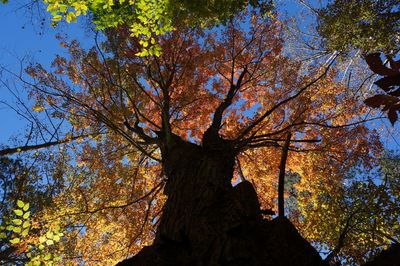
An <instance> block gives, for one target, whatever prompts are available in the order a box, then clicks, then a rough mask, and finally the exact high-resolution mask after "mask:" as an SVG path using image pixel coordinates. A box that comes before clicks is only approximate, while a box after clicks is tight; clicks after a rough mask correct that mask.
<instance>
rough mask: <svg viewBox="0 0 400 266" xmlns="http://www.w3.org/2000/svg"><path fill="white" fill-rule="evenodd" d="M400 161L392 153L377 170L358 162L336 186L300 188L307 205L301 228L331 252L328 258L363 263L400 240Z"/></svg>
mask: <svg viewBox="0 0 400 266" xmlns="http://www.w3.org/2000/svg"><path fill="white" fill-rule="evenodd" d="M397 161H398V156H396V155H393V154H390V153H387V154H385V155H383V157H382V158H381V159H380V160H379V162H378V167H377V168H375V167H374V168H375V169H371V167H370V166H366V165H356V166H355V167H354V168H352V169H351V170H350V171H349V172H348V173H347V174H346V177H345V178H344V179H343V180H341V182H340V183H336V184H335V185H334V186H326V185H325V184H321V183H319V184H318V183H316V184H315V186H317V187H319V188H317V189H316V190H315V191H319V193H315V192H314V193H310V192H308V193H307V192H306V191H304V190H303V191H301V192H299V195H298V197H297V199H298V202H299V203H298V204H301V205H305V207H304V208H300V209H301V210H302V215H303V217H304V220H303V221H304V223H302V222H300V223H299V224H298V227H299V228H300V230H301V231H302V232H304V233H305V231H307V232H308V233H305V234H306V235H309V236H310V238H312V239H313V241H315V242H317V243H319V245H321V249H325V250H326V249H328V250H330V252H329V255H328V256H327V260H329V261H331V262H335V261H336V262H341V261H342V262H343V261H345V265H362V264H364V263H366V262H367V261H369V260H371V258H372V257H373V256H374V255H376V254H377V253H379V251H381V250H382V249H384V248H388V247H390V245H391V244H396V243H398V237H399V235H400V234H399V223H398V220H397V219H398V217H399V209H398V204H396V203H395V201H397V197H398V196H396V193H397V192H396V191H397V189H398V180H397V179H398V178H396V177H397V176H398V170H399V169H398V167H397ZM333 195H334V196H333ZM333 213H336V215H334V214H333ZM328 217H329V218H328Z"/></svg>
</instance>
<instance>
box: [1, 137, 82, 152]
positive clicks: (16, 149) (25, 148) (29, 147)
mask: <svg viewBox="0 0 400 266" xmlns="http://www.w3.org/2000/svg"><path fill="white" fill-rule="evenodd" d="M87 137H89V135H80V136H74V137H70V138H65V139H61V140H57V141H49V142H46V143H41V144H36V145H25V146H20V147H14V148H7V149H3V150H0V156H5V155H11V154H15V153H19V152H27V151H33V150H39V149H43V148H49V147H52V146H56V145H60V144H64V143H68V142H71V141H74V140H78V139H84V138H87Z"/></svg>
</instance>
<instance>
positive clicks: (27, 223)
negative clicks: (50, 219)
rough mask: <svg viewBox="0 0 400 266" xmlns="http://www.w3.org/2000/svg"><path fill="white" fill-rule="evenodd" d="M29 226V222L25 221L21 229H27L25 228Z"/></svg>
mask: <svg viewBox="0 0 400 266" xmlns="http://www.w3.org/2000/svg"><path fill="white" fill-rule="evenodd" d="M30 225H31V223H30V222H29V221H25V222H24V223H23V224H22V227H23V228H27V227H29V226H30Z"/></svg>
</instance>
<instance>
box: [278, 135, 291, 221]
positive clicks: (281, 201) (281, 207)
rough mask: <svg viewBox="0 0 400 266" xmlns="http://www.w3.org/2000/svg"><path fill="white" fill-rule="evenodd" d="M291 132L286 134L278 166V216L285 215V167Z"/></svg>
mask: <svg viewBox="0 0 400 266" xmlns="http://www.w3.org/2000/svg"><path fill="white" fill-rule="evenodd" d="M291 137H292V134H291V133H290V132H289V133H288V134H287V136H286V140H285V144H284V145H283V147H282V155H281V163H280V166H279V180H278V216H279V217H284V216H285V197H284V193H285V168H286V160H287V157H288V151H289V146H290V139H291Z"/></svg>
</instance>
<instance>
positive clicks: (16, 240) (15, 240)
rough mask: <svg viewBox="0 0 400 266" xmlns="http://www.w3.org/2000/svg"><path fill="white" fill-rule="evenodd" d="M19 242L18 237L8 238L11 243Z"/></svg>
mask: <svg viewBox="0 0 400 266" xmlns="http://www.w3.org/2000/svg"><path fill="white" fill-rule="evenodd" d="M19 242H21V240H20V239H19V238H18V237H16V238H13V239H11V240H10V243H11V244H18V243H19Z"/></svg>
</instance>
